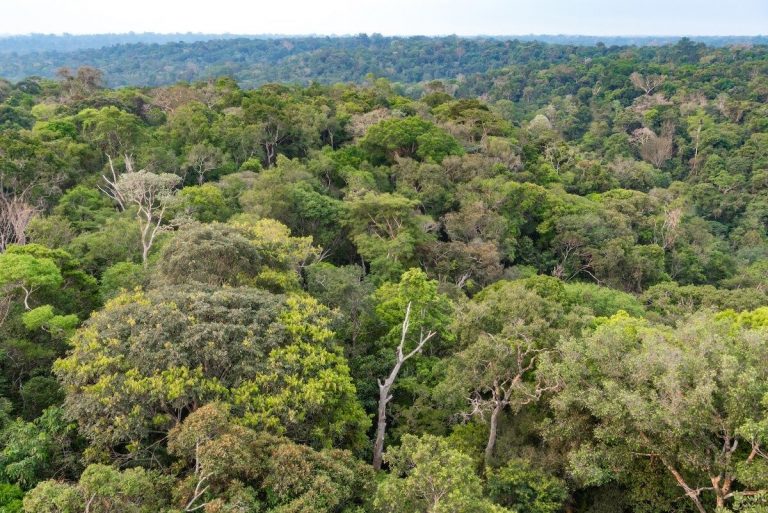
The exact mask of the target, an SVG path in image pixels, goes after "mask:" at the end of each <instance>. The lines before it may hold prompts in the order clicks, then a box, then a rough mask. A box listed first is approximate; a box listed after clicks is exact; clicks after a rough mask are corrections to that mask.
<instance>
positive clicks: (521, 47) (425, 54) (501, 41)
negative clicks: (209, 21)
mask: <svg viewBox="0 0 768 513" xmlns="http://www.w3.org/2000/svg"><path fill="white" fill-rule="evenodd" d="M203 39H204V40H203ZM681 41H683V42H684V43H685V45H689V46H691V47H694V48H699V49H700V50H701V49H703V48H704V47H705V45H706V46H711V47H722V46H735V47H738V46H743V47H744V48H745V49H748V48H750V47H755V46H758V47H761V48H762V47H764V46H766V45H768V37H765V36H754V37H727V36H722V37H713V36H708V37H691V38H682V39H680V38H677V37H667V36H659V37H653V36H632V37H630V36H627V37H598V36H564V35H554V36H537V35H530V36H505V37H501V36H499V37H490V36H487V37H457V36H445V37H426V36H411V37H385V36H382V35H379V34H374V35H371V36H368V35H366V34H360V35H357V36H341V37H337V36H333V37H330V36H322V37H321V36H300V37H299V36H290V37H287V36H279V35H262V36H248V37H243V36H232V35H206V34H114V35H109V34H108V35H93V36H72V35H64V36H54V35H30V36H13V37H8V38H0V77H3V78H5V79H8V80H11V81H20V80H23V79H24V78H26V77H29V76H40V77H45V78H53V77H55V76H56V73H57V71H58V70H59V69H61V68H64V67H68V68H77V67H80V66H92V67H95V68H98V69H100V70H102V71H103V72H104V78H105V80H106V83H107V84H108V85H110V86H113V87H120V86H161V85H167V84H173V83H176V82H179V81H196V80H206V79H210V78H213V77H218V76H231V77H233V78H234V79H236V80H237V81H238V82H239V83H240V85H241V86H243V87H246V88H250V87H257V86H259V85H262V84H265V83H269V82H283V83H298V84H308V83H310V82H313V81H316V82H320V83H326V84H328V83H336V82H360V81H361V80H362V79H363V78H364V77H366V76H367V75H369V74H373V75H375V76H377V77H385V78H388V79H390V80H393V81H396V82H403V83H417V82H424V81H429V80H434V79H447V78H456V77H462V76H465V75H471V74H477V73H486V72H488V71H489V70H496V69H502V68H505V67H509V66H513V65H521V64H525V63H527V62H534V61H541V60H544V61H547V62H550V63H552V64H554V63H564V64H565V63H568V62H570V61H571V60H572V59H592V58H599V57H604V56H608V55H617V54H621V53H622V52H624V51H626V50H627V49H629V48H632V49H634V50H633V51H634V52H638V53H642V54H644V55H645V56H646V57H648V58H650V60H656V61H657V62H665V61H668V60H670V59H672V58H673V54H674V53H675V52H676V51H678V50H679V49H678V50H676V48H677V47H678V46H679V45H680V42H681ZM88 46H90V48H89V47H88ZM50 48H56V50H51V49H50ZM31 50H34V51H31Z"/></svg>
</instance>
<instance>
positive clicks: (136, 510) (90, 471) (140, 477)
mask: <svg viewBox="0 0 768 513" xmlns="http://www.w3.org/2000/svg"><path fill="white" fill-rule="evenodd" d="M170 483H171V479H170V478H169V476H163V475H161V474H160V473H158V472H156V471H148V470H145V469H143V468H141V467H137V468H131V469H126V470H123V471H120V470H117V469H116V468H114V467H110V466H108V465H101V464H94V465H89V466H88V467H87V468H86V469H85V471H84V472H83V474H82V476H80V480H79V482H78V483H77V484H74V485H70V484H65V483H60V482H56V481H45V482H43V483H40V484H39V485H38V486H37V487H36V488H35V489H34V490H32V491H31V492H30V493H29V494H28V495H27V496H26V497H25V498H24V511H26V512H29V513H32V512H34V513H39V512H45V513H47V512H50V513H76V512H79V511H85V512H87V513H118V512H119V513H154V512H157V511H162V510H164V509H165V508H167V507H168V506H169V505H170V493H169V492H170Z"/></svg>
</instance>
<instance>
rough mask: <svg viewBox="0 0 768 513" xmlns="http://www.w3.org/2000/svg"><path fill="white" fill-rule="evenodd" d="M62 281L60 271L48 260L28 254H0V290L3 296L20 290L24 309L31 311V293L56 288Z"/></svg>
mask: <svg viewBox="0 0 768 513" xmlns="http://www.w3.org/2000/svg"><path fill="white" fill-rule="evenodd" d="M63 280H64V279H63V278H62V276H61V270H60V269H59V267H58V266H57V265H56V263H55V262H54V261H53V260H51V259H50V258H37V257H35V256H33V255H29V254H18V253H8V252H6V253H2V254H0V288H1V289H2V290H4V293H5V294H8V293H12V292H14V291H16V290H21V291H22V292H23V293H24V299H23V302H24V308H26V309H27V310H31V309H32V307H31V306H30V303H29V300H30V297H31V296H32V293H33V292H35V291H36V290H38V289H39V288H41V287H58V286H59V285H61V283H62V281H63Z"/></svg>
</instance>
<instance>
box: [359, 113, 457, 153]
mask: <svg viewBox="0 0 768 513" xmlns="http://www.w3.org/2000/svg"><path fill="white" fill-rule="evenodd" d="M360 144H361V145H362V147H363V148H364V149H365V150H366V151H368V152H369V153H370V154H371V156H373V157H374V159H378V160H379V161H382V160H383V161H389V162H393V161H395V160H396V158H399V157H419V158H421V159H423V160H429V159H432V160H434V161H436V162H440V161H441V160H443V158H444V157H446V156H447V155H460V154H462V153H463V150H462V148H461V146H459V144H458V142H456V139H454V138H453V137H451V136H450V135H449V134H447V133H446V132H445V131H443V130H442V129H440V128H438V127H436V126H435V125H433V124H432V123H430V122H429V121H425V120H423V119H421V118H419V117H416V116H410V117H407V118H403V119H397V118H395V119H385V120H384V121H380V122H379V123H377V124H376V125H374V126H372V127H370V128H369V129H368V131H367V133H366V135H365V137H364V138H363V140H362V141H361V142H360Z"/></svg>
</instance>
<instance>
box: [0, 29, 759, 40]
mask: <svg viewBox="0 0 768 513" xmlns="http://www.w3.org/2000/svg"><path fill="white" fill-rule="evenodd" d="M128 35H136V36H143V35H158V36H177V35H178V36H184V35H197V36H233V37H265V36H269V37H339V38H341V37H358V36H361V35H365V36H376V35H378V36H382V37H451V36H454V37H466V38H472V37H493V38H502V37H509V38H511V37H590V38H599V37H624V38H629V37H649V38H651V37H667V38H668V37H679V38H684V37H688V38H695V37H727V38H740V37H742V38H743V37H750V38H755V37H766V36H768V33H767V34H685V33H680V34H580V33H546V32H541V33H533V32H531V33H527V34H522V33H520V34H483V33H477V34H456V33H443V34H417V33H414V34H407V33H400V34H394V33H393V34H383V33H381V32H357V33H343V34H336V33H321V32H311V33H280V32H262V33H252V34H248V33H238V32H194V31H187V32H151V31H150V32H147V31H145V32H135V31H128V32H82V33H81V32H58V33H54V32H24V33H0V38H2V39H5V38H13V37H36V36H37V37H39V36H46V37H87V36H128Z"/></svg>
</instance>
